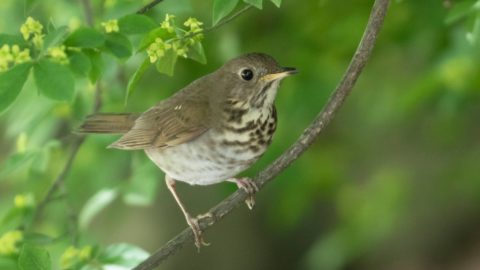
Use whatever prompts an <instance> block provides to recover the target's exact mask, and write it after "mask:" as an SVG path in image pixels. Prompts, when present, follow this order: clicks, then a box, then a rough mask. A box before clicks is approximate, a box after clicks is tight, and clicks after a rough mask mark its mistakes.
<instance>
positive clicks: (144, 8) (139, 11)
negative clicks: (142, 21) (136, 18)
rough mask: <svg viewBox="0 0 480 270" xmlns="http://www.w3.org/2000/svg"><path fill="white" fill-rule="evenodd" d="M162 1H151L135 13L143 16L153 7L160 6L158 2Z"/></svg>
mask: <svg viewBox="0 0 480 270" xmlns="http://www.w3.org/2000/svg"><path fill="white" fill-rule="evenodd" d="M162 1H163V0H153V1H152V2H150V3H148V4H146V5H145V6H143V7H142V8H140V9H139V10H138V11H137V14H144V13H147V12H148V11H149V10H150V9H152V8H153V7H154V6H156V5H158V4H160V2H162Z"/></svg>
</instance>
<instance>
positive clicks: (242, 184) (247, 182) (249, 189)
mask: <svg viewBox="0 0 480 270" xmlns="http://www.w3.org/2000/svg"><path fill="white" fill-rule="evenodd" d="M232 182H234V183H236V184H237V186H238V188H241V189H243V190H244V191H245V192H246V193H247V194H248V198H247V199H246V200H245V203H246V204H247V207H248V209H250V210H252V209H253V206H255V198H254V195H255V193H256V192H258V186H257V184H256V183H255V182H253V181H252V179H250V178H248V177H242V178H233V179H232Z"/></svg>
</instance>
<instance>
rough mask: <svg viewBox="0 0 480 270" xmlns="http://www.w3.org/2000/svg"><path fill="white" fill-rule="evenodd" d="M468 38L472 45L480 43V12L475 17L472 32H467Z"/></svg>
mask: <svg viewBox="0 0 480 270" xmlns="http://www.w3.org/2000/svg"><path fill="white" fill-rule="evenodd" d="M467 40H468V42H470V44H471V45H478V44H480V13H479V14H478V15H477V17H476V18H475V22H474V23H473V29H472V32H469V33H467Z"/></svg>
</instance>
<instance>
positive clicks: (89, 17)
mask: <svg viewBox="0 0 480 270" xmlns="http://www.w3.org/2000/svg"><path fill="white" fill-rule="evenodd" d="M82 5H83V7H84V12H85V18H86V21H87V24H88V25H90V26H92V25H93V24H94V18H93V9H92V4H91V2H90V0H82ZM101 94H102V89H101V87H100V82H97V85H96V88H95V97H94V102H93V108H92V112H93V113H96V112H98V110H100V107H101V106H102V95H101ZM84 141H85V135H77V136H76V137H75V139H74V141H73V145H72V152H70V155H69V156H68V159H67V162H66V163H65V166H64V167H63V169H62V171H61V172H60V174H59V175H58V176H57V178H56V179H55V181H53V184H52V185H51V186H50V188H49V189H48V191H47V194H46V195H45V197H43V199H42V200H41V201H40V202H39V203H38V206H37V209H36V210H35V213H34V214H33V218H32V221H31V225H32V224H34V223H35V221H36V220H37V219H39V218H40V217H41V215H42V213H43V211H44V209H45V207H46V206H47V204H48V203H49V202H50V201H52V199H53V196H54V195H55V192H57V191H58V189H59V188H60V187H61V186H62V185H63V183H64V182H65V179H66V178H67V176H68V173H69V172H70V170H71V168H72V165H73V162H74V161H75V158H76V157H77V153H78V150H80V147H81V146H82V144H83V142H84Z"/></svg>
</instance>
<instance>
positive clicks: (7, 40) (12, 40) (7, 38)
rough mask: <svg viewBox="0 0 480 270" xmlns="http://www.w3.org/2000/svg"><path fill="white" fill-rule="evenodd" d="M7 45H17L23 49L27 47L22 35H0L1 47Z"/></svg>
mask: <svg viewBox="0 0 480 270" xmlns="http://www.w3.org/2000/svg"><path fill="white" fill-rule="evenodd" d="M5 44H6V45H10V46H12V45H15V44H17V45H18V46H20V47H22V48H23V47H25V46H26V45H27V43H26V42H25V40H24V39H23V38H22V36H20V35H9V34H0V47H1V46H3V45H5Z"/></svg>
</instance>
